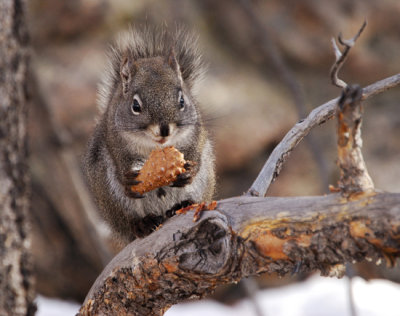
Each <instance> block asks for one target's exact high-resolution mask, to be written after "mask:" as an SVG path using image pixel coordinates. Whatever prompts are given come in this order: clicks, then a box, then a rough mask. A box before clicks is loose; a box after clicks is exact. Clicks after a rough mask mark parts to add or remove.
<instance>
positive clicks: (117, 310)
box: [79, 193, 400, 315]
mask: <svg viewBox="0 0 400 316" xmlns="http://www.w3.org/2000/svg"><path fill="white" fill-rule="evenodd" d="M399 205H400V194H394V193H379V194H373V195H366V196H364V197H363V198H361V199H360V200H357V201H353V202H351V201H350V202H348V203H343V198H342V197H341V195H338V194H331V195H328V196H324V197H296V198H254V197H245V196H242V197H236V198H231V199H227V200H222V201H219V202H218V205H217V208H216V210H215V211H207V212H205V213H204V214H203V216H202V218H201V220H200V221H198V222H195V223H194V222H193V220H192V218H193V215H192V213H191V212H190V213H187V214H186V215H177V216H175V217H173V218H172V219H170V220H169V221H168V222H167V223H166V224H165V225H164V226H163V227H162V228H161V229H160V230H158V231H156V232H154V233H153V234H151V235H149V236H148V237H147V238H145V239H140V240H136V241H134V242H132V243H131V244H130V245H128V246H127V247H126V248H125V249H124V250H123V251H122V252H120V253H119V254H118V255H117V256H116V257H115V258H114V259H113V260H112V261H111V262H110V263H109V265H108V266H107V267H106V268H105V269H104V271H103V273H102V274H101V275H100V276H99V277H98V279H97V281H96V282H95V284H94V285H93V287H92V289H91V290H90V292H89V294H88V296H87V297H86V300H85V302H84V305H83V306H82V308H81V310H80V313H79V315H116V314H118V315H162V314H163V313H164V312H165V311H166V310H167V309H168V308H169V307H170V306H171V305H173V304H176V303H178V302H181V301H184V300H187V299H194V298H196V299H199V298H202V297H204V296H206V295H207V294H209V293H210V291H211V290H212V289H214V288H215V287H216V286H217V285H220V284H223V283H231V282H236V281H238V280H240V279H241V278H243V277H247V276H250V275H257V274H260V273H264V272H267V273H278V274H279V275H284V274H287V273H291V272H292V271H300V272H309V271H312V270H317V269H318V270H320V271H321V274H322V275H339V276H340V275H342V272H343V271H341V270H339V271H337V270H336V269H335V267H337V266H341V265H342V264H343V263H344V262H346V261H351V262H355V261H361V260H363V259H364V258H367V259H368V260H373V261H375V262H377V263H380V262H381V261H382V258H384V259H386V261H387V262H388V263H389V264H393V262H394V260H395V258H397V257H399V256H400V208H399ZM298 262H300V263H301V265H300V266H299V265H298Z"/></svg>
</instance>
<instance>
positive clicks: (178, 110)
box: [99, 27, 204, 152]
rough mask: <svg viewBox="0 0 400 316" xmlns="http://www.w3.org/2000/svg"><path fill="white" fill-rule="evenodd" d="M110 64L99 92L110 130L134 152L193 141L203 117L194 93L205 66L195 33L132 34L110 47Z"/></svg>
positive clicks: (152, 31)
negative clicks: (133, 149)
mask: <svg viewBox="0 0 400 316" xmlns="http://www.w3.org/2000/svg"><path fill="white" fill-rule="evenodd" d="M109 61H110V64H109V68H108V71H107V72H106V73H105V76H104V78H103V82H102V84H101V86H100V90H99V92H100V93H99V101H100V103H99V104H100V110H101V111H102V112H103V113H105V114H106V116H107V121H108V125H109V126H111V127H112V128H114V130H116V131H118V132H121V135H122V136H123V137H124V138H125V139H127V140H128V141H129V140H131V141H130V142H129V143H130V144H133V143H134V144H136V146H137V148H136V149H135V150H136V151H138V150H139V151H140V150H141V149H143V150H144V152H149V150H152V149H154V147H157V146H169V145H173V146H177V147H183V146H185V145H187V144H189V142H191V141H193V137H196V133H197V129H198V126H199V124H200V114H199V111H198V108H197V105H196V103H195V100H194V98H193V94H192V91H193V90H194V89H195V86H196V83H197V82H198V81H199V78H200V77H201V75H202V73H203V71H204V66H203V63H202V59H201V55H200V52H199V50H198V47H197V39H196V37H194V36H193V34H192V33H189V32H186V31H185V30H184V29H182V28H177V29H176V30H175V32H172V33H170V32H168V31H167V30H166V29H164V28H161V29H160V28H153V27H144V28H135V29H131V30H130V31H128V32H125V33H122V35H121V36H120V38H119V40H118V41H117V42H116V44H115V46H113V47H112V50H111V54H110V59H109ZM139 147H140V148H139Z"/></svg>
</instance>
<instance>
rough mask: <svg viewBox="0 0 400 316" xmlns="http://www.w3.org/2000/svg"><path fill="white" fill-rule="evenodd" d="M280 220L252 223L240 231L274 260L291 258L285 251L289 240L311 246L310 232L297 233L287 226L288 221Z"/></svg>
mask: <svg viewBox="0 0 400 316" xmlns="http://www.w3.org/2000/svg"><path fill="white" fill-rule="evenodd" d="M279 222H280V225H279V224H278V223H277V221H274V222H272V223H268V224H267V223H260V222H258V223H253V224H250V225H248V226H247V227H246V228H245V229H244V230H243V231H242V232H241V233H240V236H241V237H243V238H244V239H251V241H252V242H253V243H254V245H255V247H256V249H257V250H258V252H259V253H260V254H261V255H263V256H265V257H269V258H271V259H272V260H285V259H289V257H288V256H287V254H286V253H285V244H286V243H287V242H289V241H294V242H295V243H297V244H298V245H299V246H301V247H308V246H310V244H311V237H312V236H311V235H310V234H306V233H298V234H296V233H294V232H293V230H291V229H290V228H289V227H285V226H286V225H288V223H286V222H285V221H284V220H280V221H279ZM266 226H269V227H266ZM278 228H282V230H281V231H280V233H279V236H278V234H277V233H276V230H277V229H278ZM285 228H286V229H285Z"/></svg>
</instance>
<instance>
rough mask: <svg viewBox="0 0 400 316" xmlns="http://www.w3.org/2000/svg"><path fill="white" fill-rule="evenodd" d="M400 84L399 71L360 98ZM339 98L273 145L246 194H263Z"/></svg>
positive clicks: (311, 115)
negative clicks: (298, 146) (291, 155)
mask: <svg viewBox="0 0 400 316" xmlns="http://www.w3.org/2000/svg"><path fill="white" fill-rule="evenodd" d="M399 84H400V73H398V74H396V75H394V76H392V77H389V78H386V79H383V80H381V81H378V82H375V83H373V84H371V85H369V86H367V87H365V88H364V89H363V90H362V95H361V100H366V99H368V98H370V97H372V96H375V95H377V94H379V93H382V92H384V91H386V90H388V89H390V88H393V87H396V86H398V85H399ZM338 101H339V98H336V99H333V100H330V101H328V102H326V103H324V104H322V105H320V106H319V107H317V108H315V109H314V110H313V111H311V113H310V114H309V115H308V116H307V117H306V118H305V119H304V120H302V121H300V122H298V123H297V124H296V125H295V126H293V127H292V128H291V129H290V130H289V132H288V133H287V134H286V135H285V137H284V138H283V139H282V141H281V142H280V143H279V144H278V145H277V146H276V147H275V149H274V150H273V152H272V153H271V155H270V156H269V158H268V160H267V161H266V163H265V164H264V166H263V168H262V170H261V171H260V173H259V175H258V176H257V179H256V180H255V181H254V182H253V184H252V185H251V187H250V189H249V191H248V192H247V195H252V196H265V195H266V193H267V190H268V188H269V186H270V185H271V183H272V182H273V181H274V180H275V179H276V177H277V176H278V175H279V172H280V170H281V168H282V165H283V163H284V162H285V161H286V160H287V158H288V157H289V155H290V153H291V151H292V150H293V149H294V148H295V147H296V146H297V144H298V143H300V141H301V140H302V139H303V138H304V137H305V136H306V135H307V134H308V133H309V132H310V130H311V129H312V128H313V127H315V126H317V125H321V124H323V123H325V122H326V121H327V120H329V119H331V118H332V117H333V116H334V115H335V113H336V106H337V102H338Z"/></svg>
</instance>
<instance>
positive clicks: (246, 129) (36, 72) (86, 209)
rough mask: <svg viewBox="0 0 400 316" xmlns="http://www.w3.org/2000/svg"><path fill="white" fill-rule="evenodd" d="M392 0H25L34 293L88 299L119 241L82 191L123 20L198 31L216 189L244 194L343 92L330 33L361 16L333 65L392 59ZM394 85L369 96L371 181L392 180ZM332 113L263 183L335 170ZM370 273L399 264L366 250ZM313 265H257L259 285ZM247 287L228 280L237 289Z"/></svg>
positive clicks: (399, 116)
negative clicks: (84, 159)
mask: <svg viewBox="0 0 400 316" xmlns="http://www.w3.org/2000/svg"><path fill="white" fill-rule="evenodd" d="M399 16H400V2H399V1H398V0H336V1H329V0H319V1H317V0H301V1H300V0H287V1H278V0H269V1H248V0H230V1H228V0H219V1H215V0H198V1H196V0H164V1H156V0H136V1H129V0H114V1H111V0H108V1H107V0H98V1H94V0H69V1H53V0H31V1H29V8H28V17H29V29H30V32H31V40H32V47H33V57H32V66H33V72H32V80H31V89H30V93H31V95H32V104H31V105H30V117H29V135H30V153H31V157H30V166H31V172H32V186H33V188H32V210H31V212H32V221H33V224H32V225H33V231H34V236H33V254H34V257H35V268H36V275H37V289H38V292H39V293H41V294H42V295H46V296H50V297H59V298H68V299H74V300H77V301H78V302H80V301H82V300H83V299H84V297H85V295H86V293H87V292H88V290H89V288H90V286H91V284H92V283H93V281H94V280H95V278H96V277H97V275H98V274H99V273H100V272H101V270H102V268H103V267H104V265H105V264H106V263H107V262H108V261H109V260H110V258H111V257H112V256H113V255H114V254H115V252H116V251H117V247H116V246H115V245H114V244H113V242H112V241H111V240H110V238H109V234H108V231H107V229H106V227H104V225H103V224H102V223H101V221H100V220H99V218H98V216H97V213H96V210H95V207H94V206H93V203H92V201H91V199H90V196H89V195H88V193H87V189H86V187H85V184H84V181H83V178H82V174H81V167H80V160H81V156H82V154H83V152H84V150H85V145H86V142H87V139H88V137H89V135H90V133H91V131H92V129H93V127H94V124H95V118H96V114H97V109H96V89H97V84H98V83H99V80H100V76H101V74H102V71H103V70H104V68H105V63H106V52H107V49H108V47H109V45H110V43H112V41H113V39H114V38H115V36H116V34H117V33H118V32H119V31H121V30H125V29H127V28H128V27H129V25H131V24H134V25H135V24H143V23H147V24H156V25H160V24H164V25H167V26H170V27H175V24H176V23H179V24H182V25H184V26H185V27H187V28H189V29H191V30H193V31H194V32H196V33H197V34H198V35H199V41H200V46H201V50H202V51H203V56H204V59H205V61H206V62H207V64H208V72H207V75H206V76H205V79H204V80H203V82H202V83H201V85H200V87H199V90H198V99H199V101H200V103H201V105H202V106H203V110H204V113H205V114H204V116H205V118H206V125H207V127H208V129H209V130H210V132H211V134H212V137H213V140H214V143H215V149H216V154H217V171H218V193H217V196H216V197H215V198H216V199H221V198H225V197H230V196H234V195H240V194H242V193H243V192H245V191H246V190H247V189H248V188H249V187H250V185H251V183H252V182H253V180H254V179H255V177H256V176H257V174H258V172H259V171H260V169H261V167H262V165H263V164H264V162H265V161H266V159H267V157H268V155H269V153H270V152H271V151H272V150H273V148H274V147H275V146H276V144H277V143H278V142H279V141H280V140H281V138H282V137H283V136H284V135H285V133H286V132H287V131H288V130H289V129H290V128H291V127H292V126H293V125H294V124H295V123H296V122H297V121H298V120H300V119H301V118H303V117H305V116H306V115H307V113H309V112H310V111H311V110H312V109H313V108H315V107H317V106H318V105H321V104H323V103H324V102H326V101H329V100H330V99H332V98H335V97H337V96H338V95H339V94H340V90H339V89H338V88H336V87H334V86H332V84H331V83H330V78H329V70H330V67H331V65H332V63H333V62H334V54H333V50H332V46H331V42H330V41H331V38H332V37H334V36H337V35H338V34H339V33H340V32H342V34H343V37H344V38H350V37H352V36H353V35H354V34H355V33H356V32H357V31H358V29H359V28H360V26H361V24H362V23H363V21H364V19H367V21H368V26H367V28H366V30H365V31H364V33H363V34H362V35H361V37H360V39H359V40H358V42H357V44H356V46H355V47H354V48H353V49H352V51H351V52H350V55H349V58H348V61H347V62H346V64H345V66H344V67H343V69H342V71H341V72H340V77H341V78H343V79H344V80H345V81H346V82H348V83H359V84H360V85H362V86H365V85H368V84H371V83H373V82H375V81H377V80H380V79H383V78H385V77H387V76H390V75H393V74H396V73H398V72H399V71H400V60H399V52H400V19H399ZM399 100H400V89H393V90H392V91H389V92H386V93H384V94H382V95H380V96H377V97H374V98H373V99H371V100H369V101H368V102H366V107H365V116H364V122H363V140H364V147H363V152H364V158H365V160H366V163H367V166H368V168H369V172H370V174H371V176H372V179H373V180H374V182H375V185H376V187H377V188H379V189H382V190H386V191H392V192H400V163H399V160H400V101H399ZM335 143H336V135H335V122H334V120H331V121H329V122H327V123H325V124H323V125H321V126H320V127H318V128H315V129H314V130H313V131H312V133H311V135H310V136H309V137H307V139H306V140H305V141H303V142H302V143H301V144H300V145H299V146H298V148H296V149H295V150H294V151H293V153H292V156H291V157H290V158H289V160H288V161H287V163H286V164H285V165H284V168H283V171H282V173H281V175H280V176H279V178H278V179H277V181H276V182H275V183H274V184H273V185H272V187H271V188H270V190H269V192H268V195H270V196H296V195H319V194H324V193H328V184H333V185H335V184H336V181H337V177H338V170H337V167H336V164H335V163H336V145H335ZM353 270H354V272H355V273H356V274H359V275H361V276H363V277H364V278H366V279H370V278H389V279H391V280H394V281H400V273H399V271H398V270H393V269H389V270H388V269H385V268H384V267H379V268H378V267H376V266H375V265H368V264H366V263H363V264H359V265H356V266H354V267H353ZM306 277H307V276H289V277H286V278H283V279H278V278H276V277H274V276H264V277H260V278H258V279H257V280H256V281H257V286H258V287H272V286H279V285H282V284H287V283H291V282H296V281H299V280H301V279H304V278H306ZM246 292H247V293H248V292H249V291H248V290H247V291H246V290H245V289H244V287H243V286H241V285H240V284H239V285H238V286H226V287H224V288H221V289H219V290H218V291H217V293H216V294H215V296H214V297H215V298H217V299H219V300H223V301H225V302H232V301H235V300H237V299H239V298H240V296H241V295H244V293H246Z"/></svg>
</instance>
